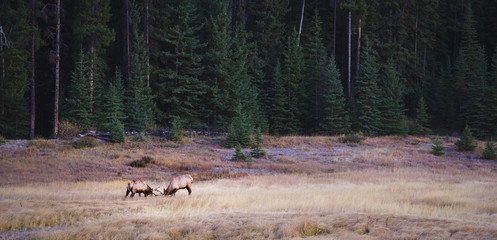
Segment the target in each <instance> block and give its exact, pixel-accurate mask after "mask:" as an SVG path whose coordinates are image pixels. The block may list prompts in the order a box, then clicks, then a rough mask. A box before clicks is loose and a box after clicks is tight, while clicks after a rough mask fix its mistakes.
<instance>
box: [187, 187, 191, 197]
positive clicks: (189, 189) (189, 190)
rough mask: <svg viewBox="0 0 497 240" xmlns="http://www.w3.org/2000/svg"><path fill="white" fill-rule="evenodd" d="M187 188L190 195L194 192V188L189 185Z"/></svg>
mask: <svg viewBox="0 0 497 240" xmlns="http://www.w3.org/2000/svg"><path fill="white" fill-rule="evenodd" d="M186 190H188V195H191V194H192V189H191V188H190V187H189V186H186Z"/></svg>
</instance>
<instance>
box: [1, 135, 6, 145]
mask: <svg viewBox="0 0 497 240" xmlns="http://www.w3.org/2000/svg"><path fill="white" fill-rule="evenodd" d="M6 142H7V139H5V138H4V137H3V136H2V135H0V145H2V144H4V143H6Z"/></svg>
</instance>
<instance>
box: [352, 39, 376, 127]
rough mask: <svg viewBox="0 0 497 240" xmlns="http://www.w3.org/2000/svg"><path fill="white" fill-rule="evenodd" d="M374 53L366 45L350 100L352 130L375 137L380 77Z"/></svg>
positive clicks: (369, 46) (368, 45)
mask: <svg viewBox="0 0 497 240" xmlns="http://www.w3.org/2000/svg"><path fill="white" fill-rule="evenodd" d="M376 54H377V53H376V51H375V50H374V49H373V48H372V46H371V44H370V43H369V44H368V43H366V46H365V47H364V51H363V53H362V55H361V58H362V59H361V67H360V70H359V75H358V76H357V79H356V83H355V85H354V86H353V89H354V90H353V91H352V92H353V95H352V98H353V99H352V100H351V111H352V128H353V129H355V130H357V131H362V132H363V133H364V134H368V135H376V134H379V133H380V130H381V120H382V119H381V115H380V104H381V102H380V94H381V92H380V89H379V86H378V84H379V82H380V75H379V67H378V63H377V61H376V56H375V55H376Z"/></svg>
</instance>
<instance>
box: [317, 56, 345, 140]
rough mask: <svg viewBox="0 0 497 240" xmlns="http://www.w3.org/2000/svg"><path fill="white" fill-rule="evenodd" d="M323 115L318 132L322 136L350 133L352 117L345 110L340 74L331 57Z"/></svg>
mask: <svg viewBox="0 0 497 240" xmlns="http://www.w3.org/2000/svg"><path fill="white" fill-rule="evenodd" d="M320 91H322V93H323V94H322V99H323V103H322V109H323V111H322V114H321V116H320V122H319V129H318V132H319V133H321V134H344V133H347V132H349V131H350V117H349V114H348V112H347V111H346V109H345V95H344V92H343V87H342V85H341V78H340V72H339V71H338V68H337V66H336V64H335V58H334V57H333V56H331V59H330V61H329V64H328V69H327V71H326V79H325V80H324V83H323V84H322V86H320Z"/></svg>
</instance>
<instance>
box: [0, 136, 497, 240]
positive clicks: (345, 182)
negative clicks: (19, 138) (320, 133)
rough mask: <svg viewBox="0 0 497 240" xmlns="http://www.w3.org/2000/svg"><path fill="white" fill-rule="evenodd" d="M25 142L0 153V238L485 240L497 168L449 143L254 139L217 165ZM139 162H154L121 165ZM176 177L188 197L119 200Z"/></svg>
mask: <svg viewBox="0 0 497 240" xmlns="http://www.w3.org/2000/svg"><path fill="white" fill-rule="evenodd" d="M36 141H38V142H35V143H33V142H32V143H31V144H29V145H30V146H29V147H28V146H27V144H23V143H22V142H21V143H17V145H15V146H11V147H8V145H2V146H0V154H1V156H2V157H1V160H0V180H1V181H0V183H1V185H2V186H1V189H2V191H0V239H26V238H32V239H299V238H306V239H496V238H497V162H495V161H484V160H480V159H478V156H479V154H480V152H479V151H481V148H480V149H477V150H476V151H475V152H474V153H467V152H466V153H459V152H456V151H454V139H444V145H445V146H446V148H447V153H446V155H445V156H441V157H436V156H433V155H431V154H430V153H429V151H430V150H431V149H430V147H431V139H429V138H415V137H408V138H401V137H384V138H367V139H365V140H364V141H363V142H362V143H361V144H344V143H341V142H340V139H339V137H281V138H277V137H266V138H265V142H264V146H263V147H264V149H265V150H266V151H267V152H268V155H267V157H266V158H264V159H257V160H254V161H252V162H250V163H237V162H231V161H229V159H230V157H231V156H232V155H233V153H234V150H233V149H225V148H223V147H222V139H221V138H207V137H197V138H188V139H186V142H185V143H183V144H180V145H178V144H173V143H170V142H162V141H159V140H145V141H143V140H141V141H128V142H127V143H126V144H122V145H120V144H107V143H104V144H100V145H99V146H98V147H95V148H87V149H74V148H72V147H71V146H70V145H68V144H67V143H66V142H60V141H46V140H36ZM7 144H9V143H7ZM481 145H482V146H483V144H482V143H481ZM143 157H147V158H151V159H153V160H154V163H152V164H150V165H148V166H146V167H144V168H134V167H130V166H129V165H128V164H129V163H130V162H132V161H134V160H139V159H142V158H143ZM183 173H188V174H191V175H192V176H193V177H194V179H195V181H194V183H193V186H192V189H193V192H192V195H191V196H188V194H187V191H186V190H180V191H179V192H178V193H177V194H176V197H167V198H166V197H162V196H155V197H147V198H144V197H141V198H140V197H138V195H136V196H135V197H134V198H133V199H130V198H128V199H126V200H123V197H124V195H125V191H126V184H127V181H129V180H131V179H133V178H142V179H144V180H145V181H147V182H148V183H149V185H150V186H152V187H155V186H157V185H162V186H164V185H166V184H167V183H168V181H169V179H171V177H172V176H174V175H178V174H183Z"/></svg>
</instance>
